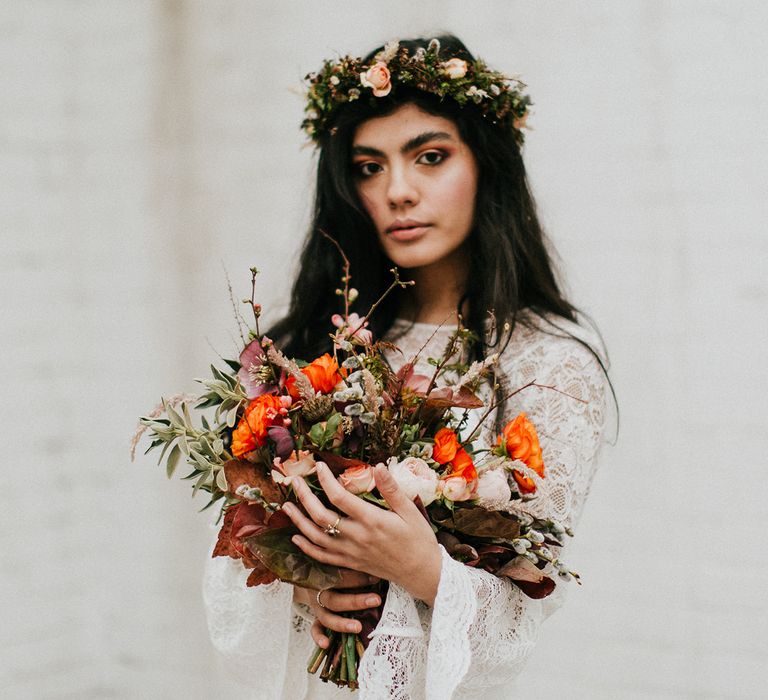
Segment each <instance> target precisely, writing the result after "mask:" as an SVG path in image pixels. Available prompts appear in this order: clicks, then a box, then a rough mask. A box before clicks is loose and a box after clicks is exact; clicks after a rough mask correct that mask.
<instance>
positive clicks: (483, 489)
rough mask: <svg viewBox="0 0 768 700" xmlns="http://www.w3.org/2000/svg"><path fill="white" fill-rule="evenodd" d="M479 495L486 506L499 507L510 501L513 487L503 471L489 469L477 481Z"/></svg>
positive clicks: (482, 503)
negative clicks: (510, 486) (511, 487)
mask: <svg viewBox="0 0 768 700" xmlns="http://www.w3.org/2000/svg"><path fill="white" fill-rule="evenodd" d="M477 497H478V498H479V499H480V505H481V506H483V507H484V508H488V509H489V510H492V509H499V508H502V507H503V506H505V505H506V504H507V503H509V501H510V499H511V498H512V489H510V488H509V482H508V481H507V475H506V474H505V473H504V472H503V471H495V470H494V471H487V472H484V473H482V474H481V475H480V479H479V480H478V483H477Z"/></svg>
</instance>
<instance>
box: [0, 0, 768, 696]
mask: <svg viewBox="0 0 768 700" xmlns="http://www.w3.org/2000/svg"><path fill="white" fill-rule="evenodd" d="M445 29H448V30H452V31H454V32H455V33H457V34H459V35H460V36H461V37H463V38H464V39H465V41H466V43H467V44H468V45H469V46H470V48H472V49H473V50H474V51H476V52H477V53H478V54H480V55H482V56H483V57H485V58H486V59H487V60H488V61H489V63H491V65H493V66H495V67H499V68H500V69H505V70H508V71H510V72H520V73H522V74H523V76H524V78H525V79H526V80H527V82H528V84H529V85H530V91H531V94H532V96H533V98H534V101H535V103H536V105H535V108H534V115H533V117H532V119H531V120H530V121H531V123H532V124H533V125H534V126H535V131H533V132H531V133H530V134H529V135H528V139H527V145H526V153H525V156H526V160H527V164H528V168H529V170H530V175H531V180H532V183H533V186H534V189H535V193H536V195H537V197H538V201H539V204H540V207H541V213H542V218H543V220H544V222H545V224H546V226H547V228H548V230H549V231H550V233H551V236H552V238H553V240H554V242H555V244H556V246H557V249H558V250H559V252H560V255H561V257H562V260H563V266H564V268H565V271H566V274H567V279H568V280H569V287H570V289H571V291H572V295H573V298H574V300H575V301H576V302H577V303H578V304H580V305H582V306H583V307H584V308H586V309H587V310H589V311H590V312H591V313H592V315H593V316H594V317H595V319H596V320H597V321H598V323H599V325H600V327H601V329H602V330H603V333H604V335H605V338H606V341H607V343H608V345H609V348H610V350H611V354H612V360H613V369H612V376H613V379H614V382H615V385H616V389H617V392H618V395H619V399H620V402H621V409H622V414H621V434H620V440H619V442H618V445H617V446H616V447H615V448H612V449H609V450H607V451H606V452H605V454H604V458H603V463H602V469H601V472H600V473H599V475H598V477H597V480H596V482H595V486H594V490H593V493H592V496H591V499H590V501H589V502H588V504H587V508H586V512H585V515H584V518H583V520H582V523H581V527H580V530H579V532H578V533H577V536H578V546H577V547H576V548H575V549H574V553H573V555H572V561H573V563H574V564H575V565H577V567H578V568H579V569H580V571H581V573H582V575H583V579H584V583H585V585H584V586H583V587H582V588H580V589H574V590H572V591H571V594H570V598H569V601H568V603H567V605H566V607H565V608H564V609H563V610H561V611H559V612H558V613H557V614H556V615H555V616H554V617H553V618H551V619H550V620H549V621H548V622H547V623H546V626H545V628H544V632H543V637H542V640H541V643H540V645H539V647H538V648H537V650H536V651H535V653H534V656H533V658H532V660H531V662H530V666H529V668H528V670H527V671H526V676H525V679H524V680H523V683H522V684H521V685H523V687H525V686H526V685H527V687H528V688H529V690H528V691H527V692H526V695H527V697H531V698H549V697H561V698H577V699H579V698H584V699H586V698H590V699H592V698H601V699H602V698H605V699H606V700H608V699H613V698H632V699H634V698H637V699H640V698H670V699H671V698H753V697H755V698H756V697H760V696H761V693H762V686H763V681H764V677H763V673H764V671H763V666H764V660H765V658H766V653H767V652H768V644H767V643H766V635H765V630H766V628H768V619H767V618H768V614H767V612H766V604H765V601H764V595H763V594H761V591H763V590H764V588H765V583H764V582H765V579H766V576H768V562H767V561H766V556H765V554H764V551H765V547H764V544H763V533H764V531H765V529H766V526H768V515H766V508H765V502H766V496H768V494H767V493H766V491H767V488H766V480H765V477H764V473H765V467H766V458H765V454H766V452H768V437H767V436H768V433H767V431H766V429H765V424H766V415H768V400H767V399H766V396H767V390H768V386H767V384H768V382H767V381H766V379H767V376H766V375H767V372H766V362H765V359H764V348H765V346H766V344H767V343H768V321H767V317H768V315H767V314H766V310H765V307H766V304H767V303H768V282H767V281H766V279H767V277H766V270H765V265H766V260H767V259H768V237H767V236H766V230H765V228H766V227H765V223H766V213H767V212H766V209H767V208H768V205H767V204H766V202H767V201H768V198H766V196H765V182H766V181H767V180H768V165H767V164H768V152H767V151H768V148H767V147H766V143H767V142H766V139H765V126H764V124H765V123H766V120H767V119H768V98H767V97H766V92H765V89H764V87H765V85H766V79H767V78H768V75H766V73H767V70H766V65H768V62H767V61H766V59H767V58H768V56H767V55H766V54H767V53H768V52H766V49H765V43H764V37H765V32H766V29H768V10H766V8H765V5H764V4H763V3H760V2H757V1H756V0H755V1H752V2H747V1H744V2H712V1H699V2H694V1H693V0H681V1H679V2H673V1H671V0H670V1H668V2H660V1H656V0H648V1H646V2H640V1H626V2H621V3H616V2H607V1H606V2H594V1H593V2H582V3H565V2H551V1H545V2H513V1H510V0H505V1H496V2H483V3H472V4H470V3H464V2H457V1H452V0H451V1H444V2H422V3H413V2H404V1H403V0H390V1H389V2H387V3H370V2H333V3H330V2H328V3H309V2H295V1H283V2H246V1H244V0H241V1H239V2H237V1H235V2H233V1H224V0H209V1H208V2H182V1H181V0H177V1H175V2H174V1H171V0H167V1H165V2H161V1H159V0H158V1H155V2H151V1H149V0H144V1H141V0H131V1H129V0H123V1H120V0H100V1H97V0H92V1H91V2H87V1H83V0H48V1H47V2H46V1H42V0H41V1H34V0H32V1H29V2H26V1H21V0H17V1H13V0H3V1H2V2H0V65H2V67H3V69H2V71H0V295H1V297H0V298H1V299H2V302H1V303H0V366H2V368H3V369H4V389H5V390H4V397H3V401H2V402H0V405H1V408H0V411H1V412H2V413H1V420H0V426H2V428H1V431H2V433H1V434H2V437H3V450H2V453H1V454H2V456H1V457H0V460H2V467H3V469H2V474H3V477H4V478H3V484H2V488H0V547H1V548H2V550H1V551H2V559H1V560H0V582H1V583H0V606H1V607H0V615H1V618H0V619H2V623H1V624H0V694H2V695H3V696H4V697H9V698H34V699H38V698H139V697H140V698H216V697H224V696H225V695H227V692H226V690H225V689H224V688H225V685H223V683H224V681H223V680H222V678H221V676H220V670H219V668H218V666H217V664H216V662H215V659H214V655H213V651H212V649H211V647H210V644H209V642H208V639H207V633H206V629H205V622H204V618H203V609H202V604H201V599H200V577H201V572H202V567H203V563H204V559H205V557H206V556H207V553H208V549H209V546H210V543H209V540H210V536H211V533H210V531H209V528H208V525H207V518H206V517H205V516H203V515H199V514H197V513H196V512H195V510H196V508H195V507H194V506H195V505H197V507H200V506H202V504H203V501H202V500H199V501H198V502H197V504H195V503H194V502H191V501H190V498H189V491H188V489H187V488H186V485H184V484H180V483H177V482H174V483H168V482H167V481H166V479H165V476H164V474H163V472H162V470H161V469H159V468H157V467H156V466H155V465H154V462H153V460H151V459H149V458H141V459H139V460H138V461H137V463H135V464H133V465H132V464H130V462H129V460H128V455H127V445H128V440H129V438H130V435H131V433H132V431H133V426H134V420H135V417H136V416H137V415H139V414H141V413H144V412H145V411H147V410H148V409H149V408H150V407H151V406H152V405H153V404H154V403H155V402H156V401H157V399H158V398H159V396H160V394H166V395H167V394H170V393H173V392H174V391H176V390H191V389H194V386H195V385H194V384H193V383H192V381H191V378H192V377H196V376H203V375H204V374H205V373H206V368H207V364H208V363H209V362H210V361H211V360H213V359H214V358H215V357H216V355H215V352H220V353H222V354H224V355H231V354H232V352H233V348H234V347H235V341H234V338H233V336H232V329H233V327H234V326H233V323H232V321H231V312H230V308H229V303H228V300H227V289H226V282H225V280H224V272H223V270H224V268H226V269H228V270H229V273H230V276H231V277H232V281H233V284H234V286H235V296H236V297H238V298H239V297H242V296H244V295H245V294H246V293H247V291H248V283H247V281H248V280H247V277H248V273H247V268H248V266H250V265H254V264H255V265H257V266H259V267H260V268H262V270H263V274H262V277H261V282H260V290H261V294H262V301H263V303H264V305H265V307H266V308H271V309H274V310H275V312H274V313H273V316H274V314H275V313H279V311H280V309H281V306H280V305H281V304H283V303H284V302H285V299H286V294H287V290H288V284H289V280H290V277H291V271H292V269H293V263H292V255H293V253H294V252H295V251H296V250H297V248H298V246H299V244H300V238H301V233H302V231H303V230H304V228H305V225H306V222H307V220H308V203H309V199H310V195H311V173H312V167H313V160H312V151H311V149H309V148H304V149H302V148H301V145H302V143H303V137H302V135H301V134H300V133H299V131H298V128H297V125H298V123H299V121H300V120H301V110H302V101H301V99H300V98H299V97H298V96H297V95H296V94H294V92H292V89H293V88H298V87H299V85H300V80H301V77H302V76H303V75H304V74H305V73H306V72H308V71H309V70H313V69H315V68H316V67H317V66H318V65H319V64H320V61H321V60H322V59H323V58H324V57H327V56H330V55H333V54H334V52H340V53H344V52H347V51H349V52H353V53H362V52H365V51H367V50H368V49H369V48H371V47H372V46H374V45H377V44H379V43H381V42H383V41H384V40H386V39H387V38H390V37H393V36H403V35H412V34H418V33H431V32H436V31H439V30H445Z"/></svg>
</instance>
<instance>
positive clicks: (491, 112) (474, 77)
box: [301, 39, 532, 144]
mask: <svg viewBox="0 0 768 700" xmlns="http://www.w3.org/2000/svg"><path fill="white" fill-rule="evenodd" d="M439 53H440V42H439V41H438V40H437V39H432V40H431V41H430V42H429V45H428V47H427V48H426V49H424V48H419V49H417V50H416V52H415V53H414V54H413V55H411V54H410V53H409V51H408V49H407V48H405V47H404V46H402V47H401V46H400V44H399V42H398V41H391V42H389V43H388V44H386V46H385V47H384V49H383V50H382V51H380V52H379V53H378V54H376V56H375V57H374V59H373V62H372V63H363V60H362V59H361V58H353V57H352V56H344V57H343V58H340V59H339V60H338V61H331V60H327V61H325V63H323V67H322V68H321V69H320V71H318V72H317V73H310V74H309V75H307V76H306V78H305V80H306V81H307V83H308V89H307V106H306V108H305V112H306V117H305V119H304V121H303V122H302V123H301V126H302V128H303V129H304V130H305V131H306V132H307V133H308V134H309V136H310V138H312V140H314V141H315V142H316V143H318V142H319V140H320V137H321V136H322V135H323V134H324V133H326V132H331V133H333V129H332V128H329V127H330V123H331V118H332V116H333V115H334V113H335V112H336V110H337V108H338V107H340V106H341V105H343V104H346V103H348V102H354V101H355V100H358V99H368V100H369V101H370V102H371V103H375V100H376V99H377V98H380V97H386V96H387V95H389V94H390V93H392V92H393V91H394V92H396V91H397V88H398V86H401V85H402V86H408V87H413V88H416V89H418V90H423V91H424V92H429V93H432V94H434V95H437V96H438V97H440V98H441V99H442V98H445V97H450V98H452V99H454V100H455V101H456V102H457V103H458V104H459V105H460V106H462V107H463V106H464V105H466V104H467V103H470V104H473V105H476V106H477V108H478V109H479V111H480V113H481V114H482V115H483V116H484V117H485V118H486V119H489V120H490V121H491V122H492V123H493V124H500V125H502V126H508V127H509V128H511V129H512V130H513V131H514V133H515V138H516V140H517V142H518V143H519V144H522V143H523V141H524V136H523V133H522V131H521V129H523V128H526V129H530V128H531V127H529V126H527V125H526V123H525V122H526V119H527V118H528V114H529V112H528V106H529V105H530V104H532V102H531V98H530V97H529V96H528V95H526V94H524V93H523V92H522V90H523V88H525V87H526V85H525V83H523V82H522V81H520V79H519V77H518V76H506V75H504V74H503V73H499V72H497V71H494V70H491V69H490V68H488V67H487V66H486V64H485V63H484V62H483V61H481V60H475V61H465V60H464V59H461V58H449V59H448V60H443V59H441V58H440V56H439Z"/></svg>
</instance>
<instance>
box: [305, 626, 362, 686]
mask: <svg viewBox="0 0 768 700" xmlns="http://www.w3.org/2000/svg"><path fill="white" fill-rule="evenodd" d="M325 635H326V636H327V637H328V640H329V641H328V646H327V648H325V649H323V648H322V647H316V648H315V650H314V652H313V653H312V656H311V657H310V659H309V663H308V664H307V671H309V673H317V671H318V670H319V669H320V666H322V667H323V670H322V671H321V672H320V679H321V680H323V681H325V682H328V681H332V682H333V683H335V684H336V685H339V686H349V687H350V688H353V689H354V688H357V687H358V683H357V665H358V663H359V661H360V658H361V656H362V655H363V652H364V651H365V648H364V647H363V643H362V641H361V640H360V637H358V635H357V634H349V633H346V632H342V633H341V634H339V633H336V632H333V631H332V630H329V629H326V630H325Z"/></svg>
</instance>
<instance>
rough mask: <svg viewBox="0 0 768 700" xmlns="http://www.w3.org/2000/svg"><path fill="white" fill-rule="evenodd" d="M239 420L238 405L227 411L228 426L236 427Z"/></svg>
mask: <svg viewBox="0 0 768 700" xmlns="http://www.w3.org/2000/svg"><path fill="white" fill-rule="evenodd" d="M236 422H237V406H235V407H234V408H231V409H229V411H227V427H228V428H234V427H235V423H236Z"/></svg>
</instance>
